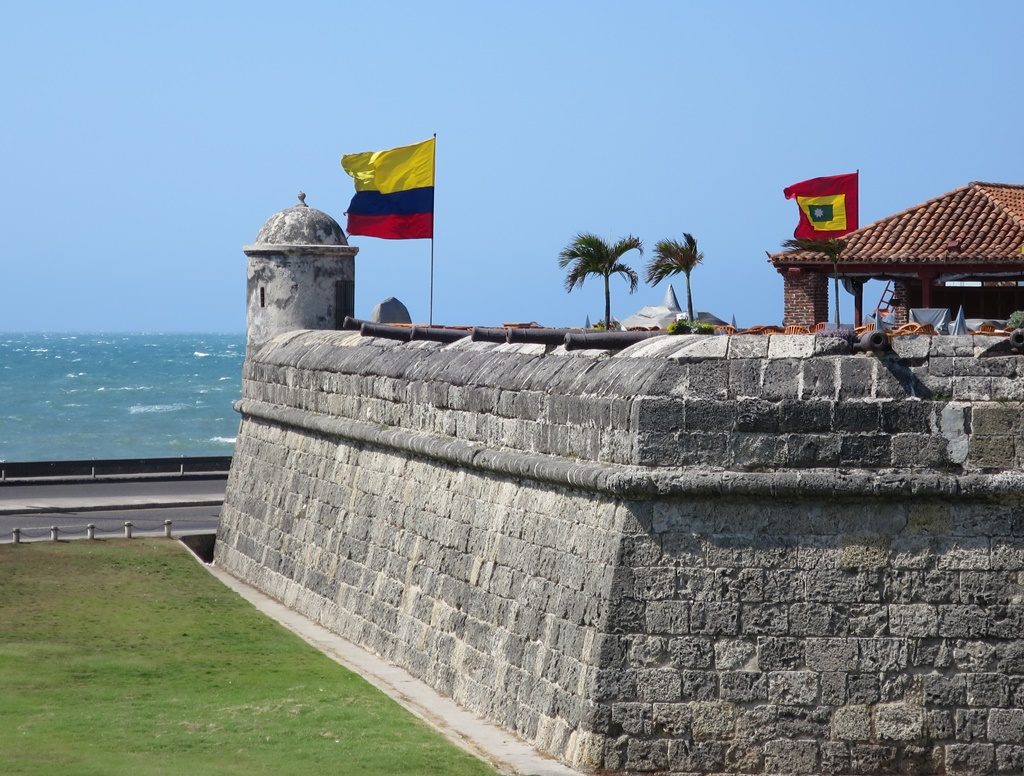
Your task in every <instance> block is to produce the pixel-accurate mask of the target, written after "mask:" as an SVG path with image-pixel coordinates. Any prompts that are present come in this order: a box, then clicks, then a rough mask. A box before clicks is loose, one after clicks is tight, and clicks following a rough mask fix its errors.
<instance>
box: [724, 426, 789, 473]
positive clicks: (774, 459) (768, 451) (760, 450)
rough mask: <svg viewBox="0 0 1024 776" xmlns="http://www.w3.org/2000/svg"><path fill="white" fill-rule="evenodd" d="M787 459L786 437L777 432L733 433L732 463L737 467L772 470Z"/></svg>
mask: <svg viewBox="0 0 1024 776" xmlns="http://www.w3.org/2000/svg"><path fill="white" fill-rule="evenodd" d="M785 460H786V443H785V439H783V438H782V437H780V436H778V435H777V434H743V433H734V434H733V435H732V464H733V466H734V467H736V468H737V469H753V470H760V469H769V470H770V469H774V468H776V467H778V466H781V465H782V464H783V463H785Z"/></svg>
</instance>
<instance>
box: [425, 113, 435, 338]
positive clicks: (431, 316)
mask: <svg viewBox="0 0 1024 776" xmlns="http://www.w3.org/2000/svg"><path fill="white" fill-rule="evenodd" d="M433 168H434V201H435V202H436V201H437V133H436V132H435V133H434V159H433ZM435 209H436V206H435ZM430 220H431V226H430V308H429V314H428V321H427V324H428V325H429V326H433V325H434V226H433V223H434V212H433V211H432V212H431V214H430Z"/></svg>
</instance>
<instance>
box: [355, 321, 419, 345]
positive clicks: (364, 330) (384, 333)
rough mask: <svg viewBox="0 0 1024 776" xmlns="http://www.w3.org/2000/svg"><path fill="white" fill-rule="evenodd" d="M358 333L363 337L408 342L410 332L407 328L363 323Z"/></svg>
mask: <svg viewBox="0 0 1024 776" xmlns="http://www.w3.org/2000/svg"><path fill="white" fill-rule="evenodd" d="M359 333H360V334H362V335H363V336H364V337H380V338H381V339H392V340H400V341H401V342H408V341H409V338H410V337H411V336H412V331H411V330H410V329H409V327H407V326H388V325H387V324H386V323H369V322H365V321H364V322H363V325H362V326H360V327H359Z"/></svg>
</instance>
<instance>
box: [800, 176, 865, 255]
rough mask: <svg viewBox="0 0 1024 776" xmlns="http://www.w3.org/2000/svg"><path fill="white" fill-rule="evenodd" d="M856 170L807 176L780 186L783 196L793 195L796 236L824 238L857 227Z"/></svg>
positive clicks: (841, 234)
mask: <svg viewBox="0 0 1024 776" xmlns="http://www.w3.org/2000/svg"><path fill="white" fill-rule="evenodd" d="M857 175H858V174H857V173H855V172H852V173H849V174H847V175H831V176H829V177H826V178H811V179H810V180H806V181H800V183H794V184H793V185H792V186H787V187H786V188H785V189H783V192H782V193H783V194H785V195H786V199H793V198H794V197H795V198H796V204H797V206H799V208H800V222H799V223H798V224H797V225H796V231H794V232H793V236H794V237H796V238H797V239H798V240H828V239H831V238H833V237H842V236H843V235H844V234H847V233H849V232H852V231H853V230H854V229H856V228H857V185H858V181H857Z"/></svg>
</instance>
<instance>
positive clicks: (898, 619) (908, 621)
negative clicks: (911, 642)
mask: <svg viewBox="0 0 1024 776" xmlns="http://www.w3.org/2000/svg"><path fill="white" fill-rule="evenodd" d="M938 630H939V615H938V612H937V610H936V608H935V607H934V606H930V605H928V604H905V605H894V606H890V607H889V632H890V633H891V634H892V635H893V636H911V637H915V638H923V637H928V636H935V635H937V634H938Z"/></svg>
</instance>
